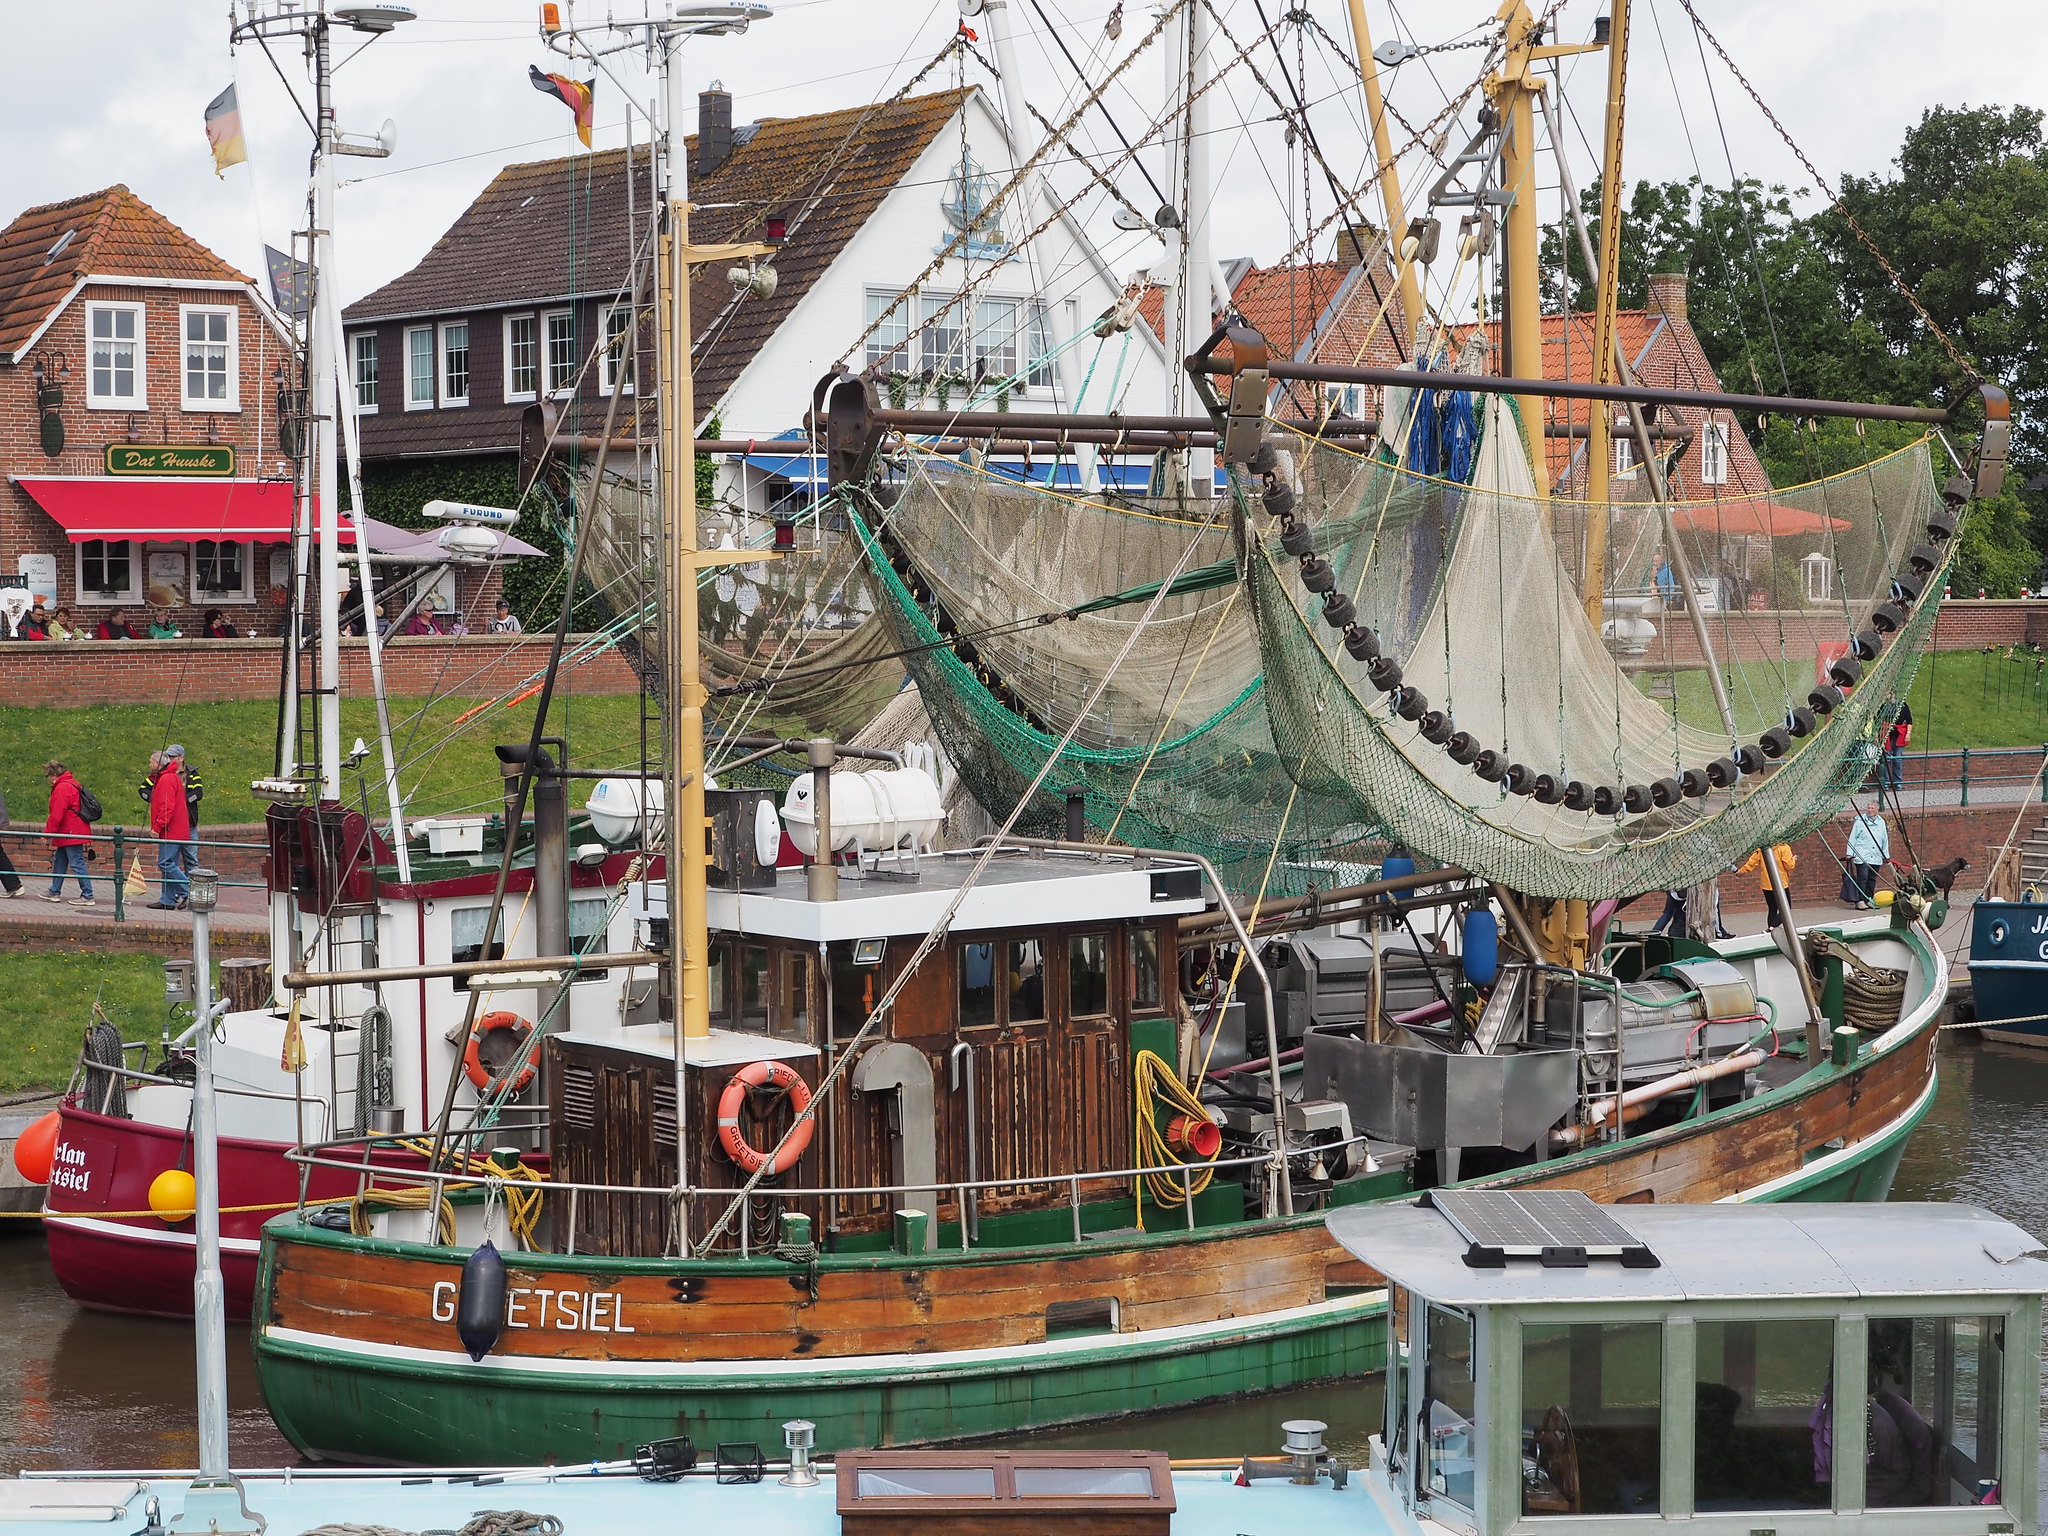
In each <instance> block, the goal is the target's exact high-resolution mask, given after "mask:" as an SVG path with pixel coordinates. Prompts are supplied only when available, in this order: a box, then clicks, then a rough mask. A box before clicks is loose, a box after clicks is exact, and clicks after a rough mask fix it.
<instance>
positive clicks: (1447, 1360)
mask: <svg viewBox="0 0 2048 1536" xmlns="http://www.w3.org/2000/svg"><path fill="white" fill-rule="evenodd" d="M1422 1348H1423V1364H1422V1433H1423V1435H1424V1436H1425V1437H1426V1438H1427V1440H1428V1444H1429V1456H1428V1461H1427V1462H1426V1463H1425V1465H1424V1468H1423V1472H1424V1476H1425V1478H1426V1482H1425V1483H1424V1488H1425V1489H1426V1491H1427V1492H1428V1493H1429V1494H1430V1495H1431V1496H1432V1497H1434V1498H1440V1499H1448V1500H1450V1501H1451V1502H1452V1503H1453V1504H1457V1505H1459V1506H1461V1507H1463V1508H1465V1509H1468V1510H1469V1509H1471V1508H1472V1489H1473V1486H1474V1482H1473V1479H1474V1472H1475V1470H1476V1468H1477V1466H1478V1455H1479V1445H1478V1419H1477V1415H1476V1413H1475V1411H1474V1402H1473V1399H1474V1396H1475V1390H1474V1388H1475V1383H1474V1379H1473V1374H1472V1319H1471V1318H1469V1317H1467V1316H1466V1315H1465V1314H1464V1313H1462V1312H1453V1311H1450V1310H1449V1309H1448V1308H1445V1307H1438V1306H1432V1307H1430V1309H1429V1312H1428V1317H1427V1326H1426V1328H1425V1329H1424V1338H1423V1345H1422Z"/></svg>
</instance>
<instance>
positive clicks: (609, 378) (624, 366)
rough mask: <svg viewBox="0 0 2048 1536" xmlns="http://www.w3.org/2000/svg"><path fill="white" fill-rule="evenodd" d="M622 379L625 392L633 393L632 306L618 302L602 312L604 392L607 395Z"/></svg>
mask: <svg viewBox="0 0 2048 1536" xmlns="http://www.w3.org/2000/svg"><path fill="white" fill-rule="evenodd" d="M622 379H623V380H624V388H625V391H626V393H627V394H629V395H630V394H631V393H633V308H632V306H631V305H630V304H618V305H614V306H613V307H612V308H610V309H608V310H606V311H605V312H604V392H605V393H606V394H607V395H609V394H610V393H612V391H613V390H615V389H618V388H619V387H620V381H621V380H622Z"/></svg>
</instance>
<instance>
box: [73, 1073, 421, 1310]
mask: <svg viewBox="0 0 2048 1536" xmlns="http://www.w3.org/2000/svg"><path fill="white" fill-rule="evenodd" d="M290 1150H291V1149H290V1147H288V1146H287V1145H285V1144H284V1143H283V1142H276V1141H256V1140H250V1139H245V1138H242V1137H234V1136H223V1137H221V1138H220V1203H221V1218H220V1233H221V1238H220V1246H221V1254H220V1264H221V1279H222V1282H223V1286H224V1291H225V1300H226V1305H227V1315H228V1317H229V1319H230V1320H232V1321H234V1322H246V1321H248V1319H249V1313H250V1307H251V1301H252V1298H253V1297H254V1295H255V1291H256V1270H257V1258H258V1252H259V1250H260V1248H261V1241H260V1239H261V1236H262V1230H263V1223H264V1222H266V1221H268V1220H269V1219H270V1218H271V1217H272V1216H274V1215H276V1214H277V1213H278V1212H279V1211H282V1210H289V1209H292V1208H294V1207H296V1205H297V1204H298V1201H299V1167H298V1165H297V1164H295V1163H293V1162H292V1161H291V1160H290V1159H289V1157H288V1156H287V1154H288V1153H289V1152H290ZM391 1161H392V1162H393V1163H394V1164H397V1165H403V1164H404V1163H406V1162H412V1163H414V1164H415V1165H416V1164H417V1160H416V1159H402V1158H394V1159H391ZM191 1166H192V1149H191V1143H190V1140H189V1138H188V1137H187V1135H186V1133H185V1131H184V1129H183V1128H182V1127H180V1128H177V1129H173V1128H170V1127H167V1126H162V1125H153V1124H150V1123H148V1122H145V1121H140V1120H128V1119H122V1118H118V1117H116V1116H112V1115H101V1114H95V1113H93V1112H92V1111H90V1110H87V1109H83V1108H80V1107H79V1106H78V1105H76V1104H66V1105H64V1106H62V1108H61V1109H60V1110H59V1111H58V1129H57V1150H56V1156H55V1161H54V1163H53V1168H52V1174H51V1179H50V1183H49V1185H48V1187H47V1188H46V1189H45V1190H44V1192H43V1203H42V1209H43V1214H44V1217H45V1219H44V1222H43V1229H44V1232H45V1234H46V1237H47V1241H48V1244H49V1251H50V1268H51V1270H52V1271H53V1272H54V1274H55V1275H56V1278H57V1283H58V1285H60V1286H62V1287H63V1289H64V1294H65V1295H67V1296H69V1297H70V1298H71V1299H72V1300H73V1301H75V1302H77V1303H78V1304H79V1305H80V1306H83V1307H91V1308H94V1309H95V1310H98V1311H104V1312H132V1313H141V1314H143V1315H145V1316H152V1317H190V1316H191V1315H192V1278H193V1271H194V1268H195V1267H196V1260H195V1255H196V1253H197V1252H198V1249H197V1240H196V1238H195V1236H194V1233H193V1224H192V1221H191V1218H189V1217H188V1218H186V1219H185V1220H183V1221H176V1222H166V1221H163V1220H161V1219H159V1218H158V1217H156V1216H154V1215H152V1214H150V1213H149V1186H150V1184H151V1182H152V1181H153V1180H154V1179H155V1178H156V1177H157V1175H158V1174H160V1173H163V1172H164V1171H165V1170H166V1169H170V1168H183V1169H186V1170H188V1171H189V1170H190V1169H191ZM355 1186H356V1180H355V1178H354V1177H353V1176H351V1175H349V1174H347V1173H344V1172H342V1171H340V1170H338V1169H332V1168H316V1169H313V1170H312V1177H311V1179H310V1181H309V1183H308V1187H307V1198H308V1199H311V1200H322V1199H327V1198H330V1197H334V1196H342V1195H348V1194H352V1193H354V1191H355Z"/></svg>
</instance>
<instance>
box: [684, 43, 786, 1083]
mask: <svg viewBox="0 0 2048 1536" xmlns="http://www.w3.org/2000/svg"><path fill="white" fill-rule="evenodd" d="M681 36H682V34H681V33H680V32H676V33H671V34H670V35H669V36H667V37H666V38H664V40H663V41H664V45H665V46H666V47H667V48H668V49H670V50H671V51H673V50H674V48H675V47H676V46H677V44H678V43H679V42H680V40H681ZM666 62H667V66H668V69H667V73H668V84H669V96H670V104H669V113H668V156H669V159H668V170H669V175H668V230H667V233H666V234H665V235H664V236H663V237H662V242H661V281H660V284H659V285H658V306H659V313H658V325H659V329H660V343H661V359H662V380H661V384H662V412H661V437H662V442H661V468H662V476H661V483H662V522H663V524H664V528H665V531H666V535H667V537H666V539H665V541H664V543H665V546H666V553H667V559H666V562H665V564H666V572H665V575H666V581H665V583H664V585H665V586H666V587H667V596H668V603H667V607H666V610H665V613H664V630H663V637H662V638H663V642H664V643H663V656H664V659H665V661H666V663H667V666H668V672H669V687H668V705H669V707H668V710H667V715H668V721H667V724H668V769H669V779H670V781H671V783H672V784H673V785H674V788H673V789H672V791H671V795H672V797H673V803H672V804H670V805H669V806H667V808H666V813H667V821H668V837H667V849H668V892H669V946H670V948H669V954H670V956H671V963H672V964H673V966H674V968H675V1006H676V1026H677V1029H676V1032H677V1036H678V1040H679V1041H680V1040H690V1039H702V1038H704V1037H705V1036H707V1035H709V1034H710V1033H711V991H710V967H709V964H708V952H709V950H710V946H711V935H710V926H711V924H710V898H709V894H708V882H707V880H706V877H705V865H706V859H707V857H708V852H707V847H706V842H705V831H706V827H707V821H706V818H705V813H704V704H705V700H706V697H707V694H706V690H705V687H704V676H703V656H702V653H701V652H700V650H699V649H698V645H697V577H698V574H699V573H700V572H702V571H705V570H708V569H709V568H711V567H712V566H716V565H733V564H742V563H751V562H753V561H757V560H766V559H770V558H772V552H771V551H768V550H758V549H749V550H736V549H735V550H715V549H714V550H704V549H699V548H698V547H697V454H696V436H697V404H696V395H695V391H694V390H693V389H692V388H691V384H690V351H691V341H692V335H693V332H692V329H691V325H690V267H691V266H692V265H693V264H696V263H703V262H715V261H730V260H734V259H736V258H739V257H743V256H767V255H771V254H773V248H772V247H770V246H766V245H754V244H747V245H700V246H693V245H691V244H690V207H691V204H690V202H689V190H688V177H687V173H686V168H685V165H684V155H683V132H682V127H681V123H682V114H681V111H680V110H679V109H678V108H679V97H680V88H679V85H678V82H679V81H680V79H681V71H680V70H679V69H678V68H676V67H675V60H674V58H673V57H672V56H671V57H670V58H669V59H668V60H667V61H666ZM678 1048H679V1049H680V1046H679V1047H678ZM677 1059H678V1061H680V1060H681V1057H680V1056H678V1058H677Z"/></svg>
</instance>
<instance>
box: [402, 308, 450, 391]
mask: <svg viewBox="0 0 2048 1536" xmlns="http://www.w3.org/2000/svg"><path fill="white" fill-rule="evenodd" d="M421 336H424V337H426V338H427V371H426V373H425V375H424V376H422V374H421V373H420V371H419V368H418V366H417V364H418V362H419V355H418V349H417V345H416V338H418V337H421ZM439 347H440V344H439V342H438V341H437V340H436V339H435V336H434V328H433V327H432V326H431V325H408V326H407V327H406V328H405V359H404V371H405V408H406V409H407V410H408V411H431V410H432V409H433V408H434V395H435V380H436V379H437V377H438V376H439V374H440V371H441V365H440V361H439V359H440V350H439ZM422 382H424V383H425V384H426V386H427V392H426V395H425V397H424V398H422V397H421V396H420V393H419V391H418V389H416V388H415V387H414V386H416V385H418V384H420V383H422Z"/></svg>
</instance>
